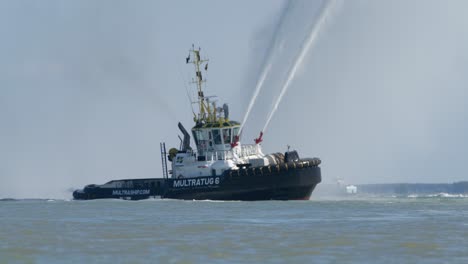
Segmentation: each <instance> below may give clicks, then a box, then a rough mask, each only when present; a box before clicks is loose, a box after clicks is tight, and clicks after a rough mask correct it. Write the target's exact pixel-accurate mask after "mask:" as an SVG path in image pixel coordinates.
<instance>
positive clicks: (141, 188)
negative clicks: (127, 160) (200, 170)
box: [73, 162, 321, 201]
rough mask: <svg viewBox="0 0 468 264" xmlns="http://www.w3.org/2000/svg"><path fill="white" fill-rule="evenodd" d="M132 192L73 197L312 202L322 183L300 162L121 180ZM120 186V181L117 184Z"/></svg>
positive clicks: (86, 192) (100, 189)
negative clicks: (193, 175)
mask: <svg viewBox="0 0 468 264" xmlns="http://www.w3.org/2000/svg"><path fill="white" fill-rule="evenodd" d="M120 181H121V182H125V183H126V184H129V186H132V187H131V188H128V187H126V188H125V187H122V188H109V187H104V186H105V185H101V186H99V185H95V186H87V187H85V189H83V190H78V191H75V192H74V193H73V197H74V199H75V200H90V199H103V198H117V199H129V200H141V199H147V198H151V197H160V198H169V199H184V200H240V201H258V200H308V199H309V198H310V196H311V194H312V191H313V190H314V188H315V186H316V185H317V184H318V183H320V182H321V172H320V167H318V166H313V165H308V163H307V162H304V163H303V162H296V163H290V164H289V166H288V164H283V165H280V166H271V167H261V168H250V169H240V170H234V171H226V172H224V173H223V175H220V176H207V177H197V178H184V179H129V180H120ZM113 182H119V181H113Z"/></svg>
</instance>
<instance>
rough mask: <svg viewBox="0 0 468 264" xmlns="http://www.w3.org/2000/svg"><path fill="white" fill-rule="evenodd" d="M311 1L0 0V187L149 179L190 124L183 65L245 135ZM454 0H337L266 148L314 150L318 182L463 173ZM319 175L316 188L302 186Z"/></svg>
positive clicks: (19, 189)
mask: <svg viewBox="0 0 468 264" xmlns="http://www.w3.org/2000/svg"><path fill="white" fill-rule="evenodd" d="M324 3H325V2H324V1H293V2H291V3H290V2H287V1H279V0H278V1H275V0H264V1H214V0H213V1H208V0H202V1H115V0H112V1H110V0H107V1H105V0H103V1H97V2H96V1H71V0H70V1H68V0H66V1H59V0H55V1H53V0H51V1H46V2H44V1H32V0H29V1H13V0H7V1H1V2H0V38H1V41H0V58H1V60H0V72H1V74H0V198H3V197H13V198H26V197H27V198H50V197H53V198H70V197H71V192H70V191H71V190H73V189H75V188H81V187H83V186H84V185H85V184H89V183H104V182H107V181H109V180H112V179H122V178H148V177H161V175H162V174H161V165H160V160H161V157H160V151H159V143H160V142H166V144H167V146H168V147H172V146H178V145H179V142H178V138H177V135H178V134H180V132H179V131H178V129H177V122H179V121H181V122H182V123H183V124H184V125H185V127H186V128H190V127H191V126H192V125H193V121H192V120H191V118H192V114H191V108H190V107H191V105H190V102H189V100H188V98H187V94H186V89H189V91H190V92H189V93H190V94H193V91H194V87H192V86H190V85H189V84H187V83H188V82H189V80H190V79H191V78H192V77H191V76H192V75H193V71H192V68H191V67H190V66H188V65H186V64H185V61H184V60H185V57H186V56H187V55H188V50H189V49H190V48H191V46H192V44H195V45H196V46H197V47H198V46H199V47H201V49H202V56H206V57H207V58H209V59H210V62H209V64H210V66H209V70H208V73H207V75H206V76H205V78H206V79H207V86H206V88H205V94H207V95H217V96H218V102H219V103H220V104H222V103H225V102H226V103H228V104H229V106H230V112H231V118H232V119H234V120H239V121H240V120H242V118H243V116H244V113H245V111H246V108H247V105H248V103H249V101H250V99H251V97H252V94H253V91H254V88H255V84H256V82H257V79H258V78H259V75H260V73H261V71H262V69H263V67H265V63H266V62H268V61H270V62H271V63H272V68H271V72H270V74H269V75H268V76H267V78H266V81H265V86H264V88H263V89H262V90H261V92H260V94H259V99H258V100H257V101H256V103H255V105H254V107H253V110H252V112H251V114H250V115H249V119H248V121H247V123H246V124H245V130H244V134H243V141H244V142H245V143H253V138H255V137H257V135H258V133H259V132H260V130H261V129H262V128H263V125H264V124H265V122H266V118H267V115H268V113H269V112H270V110H271V107H272V105H273V103H274V100H275V98H276V97H277V96H278V94H279V91H280V90H281V88H282V85H283V84H284V81H285V77H286V76H287V73H288V71H289V70H290V68H291V67H292V65H293V63H294V60H295V58H297V55H298V54H299V53H300V50H301V47H303V45H304V40H305V39H306V38H307V35H308V34H309V33H310V31H311V29H312V28H313V27H314V25H315V23H316V21H317V17H318V16H319V14H320V11H321V8H322V7H323V5H324ZM467 7H468V3H466V2H465V1H449V2H443V3H442V2H440V1H417V0H415V1H370V0H357V1H342V2H341V1H339V2H338V4H337V5H336V7H335V8H334V10H333V12H332V13H331V14H330V16H329V18H328V19H327V21H326V23H325V24H324V25H323V27H322V28H320V31H319V35H318V37H317V39H316V41H315V43H314V45H312V47H311V48H310V50H309V51H308V52H307V54H306V57H305V60H304V62H303V63H302V64H301V65H300V66H299V68H298V69H299V70H298V72H297V74H296V76H295V78H294V79H293V80H292V82H291V85H290V86H289V89H288V90H287V92H286V93H285V96H284V97H283V100H282V101H281V102H280V104H279V107H278V110H277V112H276V113H275V115H274V116H273V118H272V121H271V123H270V125H269V127H268V130H267V131H266V133H265V136H264V142H263V149H264V152H266V153H271V152H279V151H285V150H286V146H287V145H291V147H292V148H294V149H297V150H298V151H299V154H300V155H301V156H303V157H320V158H321V159H322V165H321V167H322V177H323V181H324V182H325V183H326V182H329V183H332V182H334V181H335V180H336V179H337V178H342V179H344V180H345V182H347V183H384V182H390V183H394V182H454V181H461V180H468V177H467V169H465V164H467V162H468V141H467V139H466V136H465V135H467V134H468V133H467V132H468V122H467V121H468V110H467V109H466V107H465V104H466V103H465V102H466V101H467V99H468V98H467V97H468V94H467V93H468V89H467V88H466V86H467V83H468V75H467V74H466V72H467V70H468V48H467V47H468V18H466V16H465V12H464V10H467ZM318 188H319V187H318Z"/></svg>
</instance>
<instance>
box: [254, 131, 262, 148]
mask: <svg viewBox="0 0 468 264" xmlns="http://www.w3.org/2000/svg"><path fill="white" fill-rule="evenodd" d="M262 138H263V131H260V136H259V137H258V138H256V139H254V141H255V144H257V145H258V144H260V143H261V142H262V141H263V139H262Z"/></svg>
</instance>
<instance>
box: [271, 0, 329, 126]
mask: <svg viewBox="0 0 468 264" xmlns="http://www.w3.org/2000/svg"><path fill="white" fill-rule="evenodd" d="M336 2H337V1H335V0H332V1H327V2H326V4H325V6H324V7H323V10H322V12H321V14H320V17H319V18H318V20H317V23H316V24H315V25H314V26H313V27H312V30H311V31H310V34H309V36H308V37H307V39H306V40H305V42H304V45H303V47H302V49H301V52H300V53H299V56H297V58H296V59H295V61H294V64H293V66H292V68H291V69H290V70H289V73H288V78H287V79H286V82H285V83H284V85H283V87H282V88H281V92H280V94H279V96H278V97H277V98H276V101H275V104H274V105H273V108H272V110H271V112H270V114H269V115H268V119H267V121H266V123H265V126H264V127H263V129H262V131H263V132H265V131H266V129H267V127H268V125H269V124H270V121H271V119H272V118H273V115H274V114H275V112H276V110H277V109H278V106H279V103H280V102H281V100H282V99H283V96H284V94H285V93H286V91H287V90H288V88H289V85H290V84H291V81H292V80H293V79H294V77H295V76H296V73H297V70H298V69H299V67H300V66H302V63H303V61H304V58H305V57H306V55H307V53H308V52H309V50H310V48H311V47H312V46H313V45H314V44H315V43H316V41H317V37H318V35H319V33H320V31H321V29H322V28H323V27H324V26H325V23H326V22H327V20H328V19H329V17H330V14H331V11H332V10H333V8H335V6H336Z"/></svg>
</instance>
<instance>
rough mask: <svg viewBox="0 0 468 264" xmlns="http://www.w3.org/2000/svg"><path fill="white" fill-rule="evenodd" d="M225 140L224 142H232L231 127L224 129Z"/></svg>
mask: <svg viewBox="0 0 468 264" xmlns="http://www.w3.org/2000/svg"><path fill="white" fill-rule="evenodd" d="M223 140H224V144H231V129H230V128H225V129H223Z"/></svg>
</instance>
